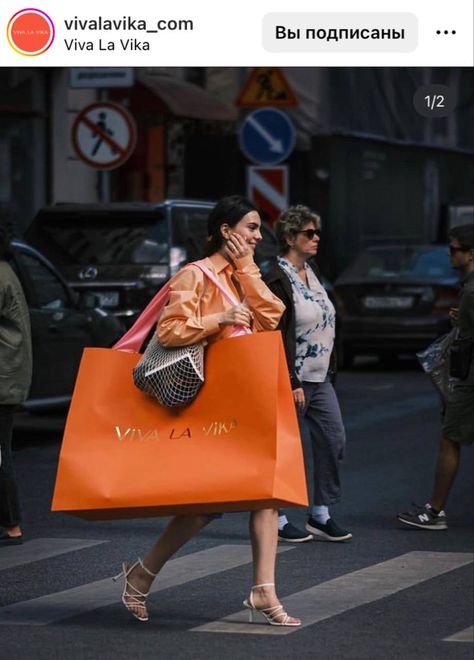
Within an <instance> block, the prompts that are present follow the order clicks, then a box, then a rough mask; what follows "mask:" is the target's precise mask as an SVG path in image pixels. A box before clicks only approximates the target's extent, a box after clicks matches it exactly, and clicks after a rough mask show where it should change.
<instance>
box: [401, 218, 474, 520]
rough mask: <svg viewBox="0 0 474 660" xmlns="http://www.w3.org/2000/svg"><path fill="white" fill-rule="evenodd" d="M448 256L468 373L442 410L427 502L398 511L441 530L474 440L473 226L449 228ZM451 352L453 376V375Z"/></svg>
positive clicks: (454, 315)
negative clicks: (455, 277) (455, 275)
mask: <svg viewBox="0 0 474 660" xmlns="http://www.w3.org/2000/svg"><path fill="white" fill-rule="evenodd" d="M448 250H449V256H450V259H451V265H452V267H453V268H456V269H457V270H459V272H460V275H461V281H460V284H461V291H460V300H459V307H458V308H453V309H451V313H450V316H451V320H452V322H453V325H455V326H457V327H458V330H459V332H458V340H459V342H460V344H459V345H460V350H461V351H462V354H461V355H460V356H459V357H460V361H461V363H462V365H463V366H464V369H465V373H464V374H462V375H461V377H459V378H458V380H456V381H455V383H454V386H453V389H452V391H451V392H450V394H449V396H448V400H447V402H446V406H445V408H444V410H443V415H442V417H443V421H442V431H441V439H440V445H439V451H438V458H437V463H436V470H435V475H434V485H433V492H432V494H431V497H430V499H429V500H428V502H426V504H423V505H421V506H418V505H416V504H415V505H414V506H413V508H412V509H409V510H407V511H404V512H402V513H399V514H398V516H397V517H398V520H399V521H400V522H402V523H403V524H404V525H407V526H409V527H411V528H417V529H428V530H442V529H447V527H448V518H447V516H446V512H445V510H444V507H445V506H446V503H447V501H448V498H449V494H450V492H451V489H452V487H453V484H454V480H455V478H456V474H457V472H458V468H459V461H460V454H461V445H472V443H473V442H474V225H459V226H457V227H453V228H452V229H450V230H449V244H448ZM452 362H453V355H452V354H451V375H452V376H459V375H460V374H453V373H452V367H453V364H452Z"/></svg>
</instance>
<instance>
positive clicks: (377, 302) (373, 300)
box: [364, 296, 413, 309]
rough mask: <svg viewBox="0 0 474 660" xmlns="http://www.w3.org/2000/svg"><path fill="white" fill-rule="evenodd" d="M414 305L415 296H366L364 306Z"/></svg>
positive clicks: (397, 306) (394, 307) (383, 307)
mask: <svg viewBox="0 0 474 660" xmlns="http://www.w3.org/2000/svg"><path fill="white" fill-rule="evenodd" d="M412 305H413V296H366V297H365V298H364V307H366V308H367V309H409V308H410V307H412Z"/></svg>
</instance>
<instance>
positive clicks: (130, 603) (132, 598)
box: [112, 557, 157, 621]
mask: <svg viewBox="0 0 474 660" xmlns="http://www.w3.org/2000/svg"><path fill="white" fill-rule="evenodd" d="M137 566H140V567H141V568H143V570H144V571H145V573H148V575H151V576H152V577H154V578H155V577H156V576H157V573H152V572H151V571H150V570H149V569H148V568H147V567H146V566H145V564H144V563H143V562H142V560H141V559H140V557H139V558H138V561H136V562H135V563H134V564H131V565H130V566H128V565H127V564H125V563H124V564H122V570H121V572H120V573H119V574H118V575H116V576H115V577H113V578H112V580H113V581H114V582H116V581H117V580H118V579H119V578H120V577H122V576H123V578H124V580H125V584H124V586H123V592H122V603H123V604H124V605H125V607H126V609H127V610H128V611H129V612H130V614H132V615H133V616H134V617H135V618H136V619H138V620H139V621H148V612H147V609H146V604H145V603H146V598H147V596H148V594H149V593H150V592H149V591H147V592H146V594H144V593H142V592H141V591H140V590H139V589H137V588H136V587H134V586H133V584H130V582H129V581H128V576H129V575H130V573H131V572H132V571H133V569H134V568H136V567H137ZM137 609H139V610H141V611H142V613H139V612H137V611H136V610H137Z"/></svg>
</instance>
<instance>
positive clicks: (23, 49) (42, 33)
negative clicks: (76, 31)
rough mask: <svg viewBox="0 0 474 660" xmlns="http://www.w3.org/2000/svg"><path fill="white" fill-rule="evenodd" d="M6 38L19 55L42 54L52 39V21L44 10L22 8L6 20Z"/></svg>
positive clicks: (31, 55)
mask: <svg viewBox="0 0 474 660" xmlns="http://www.w3.org/2000/svg"><path fill="white" fill-rule="evenodd" d="M7 39H8V43H9V44H10V46H11V47H12V48H13V50H15V51H16V52H17V53H19V54H20V55H28V56H30V57H33V56H35V55H42V53H44V52H46V51H47V50H48V48H49V47H50V46H51V44H52V43H53V41H54V23H53V21H52V20H51V19H50V17H49V16H48V14H45V13H44V11H40V10H39V9H22V10H21V11H17V13H16V14H14V15H13V16H12V17H11V19H10V21H9V22H8V26H7Z"/></svg>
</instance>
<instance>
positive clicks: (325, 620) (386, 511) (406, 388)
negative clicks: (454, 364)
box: [0, 362, 473, 660]
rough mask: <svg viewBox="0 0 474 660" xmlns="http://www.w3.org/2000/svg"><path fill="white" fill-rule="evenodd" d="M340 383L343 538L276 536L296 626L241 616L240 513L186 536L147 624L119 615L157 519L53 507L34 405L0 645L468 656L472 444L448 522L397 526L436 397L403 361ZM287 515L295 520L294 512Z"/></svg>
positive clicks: (1, 586)
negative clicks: (130, 568)
mask: <svg viewBox="0 0 474 660" xmlns="http://www.w3.org/2000/svg"><path fill="white" fill-rule="evenodd" d="M337 389H338V393H339V396H340V400H341V404H342V408H343V413H344V418H345V422H346V426H347V432H348V450H347V456H346V460H345V464H344V469H343V486H344V501H343V503H341V504H340V505H338V506H337V507H334V508H333V515H334V517H335V518H336V519H337V520H338V521H340V523H341V524H342V525H344V526H346V527H347V528H349V529H350V530H351V531H352V533H353V535H354V538H353V540H352V542H350V543H346V544H335V543H324V542H316V541H315V542H311V543H305V544H301V545H298V546H294V545H289V544H285V545H280V550H281V553H280V555H279V558H278V564H277V567H278V585H279V593H280V596H281V597H282V599H283V602H284V603H285V605H287V607H288V610H289V611H290V613H291V614H294V615H296V616H301V618H302V619H303V622H304V624H305V625H304V627H302V628H301V629H290V630H288V629H280V628H274V627H271V626H268V625H262V624H259V625H256V624H254V625H253V626H249V625H248V624H247V623H245V622H244V621H243V619H242V614H241V610H242V600H243V598H245V597H246V596H247V592H248V588H249V586H250V583H251V565H250V563H249V562H250V551H249V541H248V534H247V520H248V516H247V515H246V514H233V515H227V516H225V517H224V519H223V520H221V521H216V522H213V523H212V524H211V525H209V526H208V527H207V528H206V529H205V530H204V531H203V532H202V533H201V535H200V536H199V537H197V538H196V539H195V540H193V541H192V542H191V543H189V544H188V545H187V546H186V547H185V548H184V549H183V550H182V551H181V552H180V553H179V554H178V555H177V558H176V560H175V561H173V562H171V563H170V564H169V566H168V568H167V572H166V574H165V573H163V574H162V575H160V577H159V578H158V579H157V580H156V582H155V587H156V591H155V592H154V593H153V594H152V595H151V596H150V599H149V610H150V622H149V623H146V624H140V623H139V622H137V621H135V620H133V619H131V617H130V616H129V615H128V614H127V613H126V612H125V610H124V609H123V608H122V606H121V605H120V604H119V592H120V588H119V587H118V586H116V585H115V586H114V585H113V584H112V582H111V581H110V580H109V579H108V578H110V576H111V575H113V574H114V573H117V572H118V571H119V570H120V564H121V562H122V561H123V560H132V559H133V558H134V557H136V556H137V555H140V554H143V553H144V552H145V551H146V549H147V547H148V546H149V545H150V544H151V542H152V541H153V540H154V538H155V536H156V534H157V533H159V531H160V530H161V529H162V528H163V526H164V524H165V521H164V520H161V519H156V520H151V519H141V520H131V521H118V522H100V523H91V522H86V521H83V520H80V519H77V518H74V517H70V516H66V515H62V514H52V513H50V512H49V503H50V499H51V493H52V488H53V483H54V475H55V466H56V461H57V455H58V452H59V435H58V433H57V432H54V431H48V430H47V429H48V420H47V419H46V420H45V419H43V420H41V423H40V426H41V428H42V429H43V430H42V431H41V432H38V431H34V430H33V427H34V426H35V424H34V423H31V422H30V423H29V425H27V426H26V429H27V430H24V431H22V432H21V433H20V432H18V433H17V437H16V446H17V451H16V452H15V461H16V465H17V472H18V480H19V484H20V488H21V495H22V503H23V510H24V532H25V535H26V537H27V542H26V543H25V544H24V545H23V546H21V547H19V548H2V549H0V657H1V658H11V659H12V660H16V659H18V660H23V659H25V660H30V659H31V658H35V659H36V658H37V659H40V660H41V659H43V658H44V659H45V660H51V659H55V658H58V659H61V660H63V659H64V658H67V660H76V659H78V660H79V659H81V660H82V659H89V658H101V659H105V660H108V659H109V658H110V659H114V660H118V659H122V658H127V659H128V658H134V659H135V658H137V659H142V658H143V659H148V658H149V659H161V658H174V659H176V660H181V659H183V660H184V659H188V658H193V659H195V658H197V659H201V658H202V659H204V658H205V659H206V660H214V659H215V660H222V659H223V658H226V660H234V659H239V660H240V659H242V660H254V659H255V660H265V659H267V658H268V659H270V658H271V659H272V660H273V659H274V658H275V657H278V658H288V659H289V658H301V657H306V658H320V659H324V660H325V659H326V658H327V659H333V658H344V659H352V658H354V659H355V658H370V659H372V658H373V659H377V660H379V659H381V658H383V659H384V660H390V659H392V658H393V659H395V658H396V659H397V660H398V659H399V658H403V660H406V659H411V658H417V659H420V658H426V659H430V660H435V659H437V658H443V660H445V659H451V658H453V659H454V658H456V659H464V658H466V660H467V659H468V658H469V660H471V659H472V655H473V631H472V621H473V616H472V615H473V589H472V586H473V585H472V581H473V570H472V566H473V565H472V559H473V528H472V513H473V503H472V491H473V471H472V467H473V453H472V450H471V449H469V448H468V449H465V450H463V455H462V466H461V471H460V473H459V475H458V479H457V481H456V484H455V487H454V490H453V493H452V496H451V499H450V502H449V506H448V507H447V513H448V517H449V529H448V530H447V531H438V532H428V531H418V530H410V529H405V528H402V527H401V526H400V525H399V524H398V523H397V521H396V518H395V516H396V513H397V511H399V510H401V509H404V508H406V507H407V505H409V504H410V503H411V501H412V500H415V501H417V502H424V501H426V499H427V498H428V497H429V494H430V490H431V482H432V475H433V468H434V461H435V457H436V450H437V441H438V434H439V412H438V400H437V395H436V394H435V393H434V391H433V390H432V388H431V385H430V383H429V382H427V380H426V379H425V377H424V376H423V374H421V373H420V372H419V371H418V370H417V368H416V367H415V365H414V364H413V363H410V362H406V363H404V364H402V365H400V367H399V368H398V369H397V370H394V371H390V372H388V371H382V370H380V369H379V368H378V367H377V365H376V364H372V365H371V364H365V365H363V366H361V367H358V368H356V369H355V370H353V371H351V372H345V373H342V374H341V375H340V376H339V378H338V383H337ZM132 478H133V476H132ZM291 518H292V520H293V521H294V522H298V523H300V524H301V525H303V524H304V522H305V512H304V511H303V510H295V511H294V512H292V514H291ZM290 606H291V609H290Z"/></svg>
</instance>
